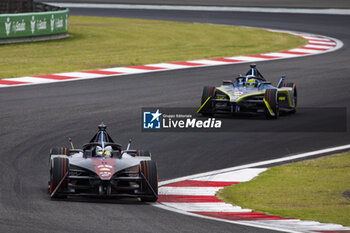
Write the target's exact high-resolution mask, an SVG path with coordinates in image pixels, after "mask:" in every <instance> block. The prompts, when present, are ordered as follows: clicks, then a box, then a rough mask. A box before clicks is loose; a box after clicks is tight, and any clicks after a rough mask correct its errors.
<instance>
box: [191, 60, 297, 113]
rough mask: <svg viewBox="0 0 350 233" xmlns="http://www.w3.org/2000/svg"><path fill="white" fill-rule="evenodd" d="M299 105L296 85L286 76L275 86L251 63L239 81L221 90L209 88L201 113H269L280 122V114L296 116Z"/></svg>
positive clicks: (227, 82)
mask: <svg viewBox="0 0 350 233" xmlns="http://www.w3.org/2000/svg"><path fill="white" fill-rule="evenodd" d="M296 106H297V88H296V85H295V83H286V82H285V77H284V76H282V77H281V79H280V81H279V82H278V84H277V85H276V86H273V85H272V84H271V82H269V81H267V80H266V79H265V78H264V77H263V76H262V74H261V73H260V72H259V71H258V70H257V68H256V65H255V64H251V65H250V69H249V71H248V72H247V73H246V75H239V77H237V78H236V80H235V81H232V80H224V81H223V84H222V85H221V86H219V87H212V86H205V87H204V88H203V94H202V101H201V107H200V108H199V109H198V111H197V113H200V114H202V115H204V116H212V115H214V114H216V113H230V114H238V113H246V114H265V116H266V118H269V119H276V118H277V117H278V116H279V113H280V112H290V113H295V112H296Z"/></svg>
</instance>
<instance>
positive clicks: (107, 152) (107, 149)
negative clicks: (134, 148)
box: [104, 146, 112, 157]
mask: <svg viewBox="0 0 350 233" xmlns="http://www.w3.org/2000/svg"><path fill="white" fill-rule="evenodd" d="M111 153H112V147H111V146H106V147H105V151H104V155H105V156H108V157H109V156H111Z"/></svg>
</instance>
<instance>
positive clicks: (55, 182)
mask: <svg viewBox="0 0 350 233" xmlns="http://www.w3.org/2000/svg"><path fill="white" fill-rule="evenodd" d="M50 166H51V168H50V194H51V195H52V194H53V193H54V192H55V193H54V194H53V195H52V196H51V197H52V198H65V197H67V196H66V195H62V194H60V193H61V192H62V191H64V190H66V189H67V188H68V174H67V175H66V173H68V172H69V159H68V158H65V157H55V158H53V159H51V163H50ZM65 176H66V177H65ZM64 177H65V178H64ZM61 181H62V182H61ZM58 186H59V187H58ZM57 187H58V188H57ZM56 188H57V190H56Z"/></svg>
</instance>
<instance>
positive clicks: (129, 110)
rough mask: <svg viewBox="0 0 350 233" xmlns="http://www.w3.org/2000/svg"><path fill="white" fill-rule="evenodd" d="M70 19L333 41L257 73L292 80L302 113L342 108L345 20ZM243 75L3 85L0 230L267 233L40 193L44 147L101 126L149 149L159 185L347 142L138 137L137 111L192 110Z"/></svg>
mask: <svg viewBox="0 0 350 233" xmlns="http://www.w3.org/2000/svg"><path fill="white" fill-rule="evenodd" d="M71 13H72V15H100V16H102V15H103V16H118V17H137V18H146V19H167V20H177V21H188V22H203V23H218V24H232V25H245V26H257V27H269V28H276V29H289V30H297V31H305V32H311V33H317V34H322V35H327V36H332V37H335V38H338V39H340V40H342V41H343V42H344V44H345V45H344V47H343V48H342V49H341V50H338V51H336V52H333V53H328V54H324V55H317V56H309V57H304V58H295V59H286V60H278V61H269V62H261V63H258V67H260V70H261V72H262V73H263V74H264V75H265V76H266V77H268V78H269V79H270V80H271V81H273V82H277V80H278V78H279V77H280V75H281V74H282V73H284V74H287V78H288V79H289V80H293V81H294V82H295V83H297V86H298V92H299V93H298V94H299V106H300V107H320V106H321V107H334V106H337V107H346V108H347V109H350V94H349V89H350V81H349V71H350V69H349V67H348V64H349V57H350V50H349V47H348V44H349V42H350V31H349V27H348V22H349V20H350V18H349V17H348V16H330V15H327V16H323V15H297V16H296V15H291V14H288V15H282V14H252V13H241V14H240V13H223V12H220V13H215V12H172V11H163V12H161V11H142V10H99V11H92V10H91V9H87V10H84V9H73V10H72V11H71ZM252 36H253V35H252ZM246 70H247V64H237V65H227V66H219V67H210V68H194V69H188V70H178V71H169V72H157V73H149V74H138V75H130V76H124V77H116V78H103V79H93V80H84V81H75V82H63V83H53V84H45V85H34V86H26V87H13V88H2V89H1V91H0V99H1V103H0V109H1V115H0V132H1V134H0V141H1V142H2V143H1V147H0V155H1V163H0V174H1V176H0V185H1V189H0V232H102V231H103V232H270V231H267V230H261V229H256V228H251V227H244V226H239V225H232V224H228V223H221V222H216V221H210V220H205V219H200V218H194V217H188V216H183V215H180V214H176V213H172V212H168V211H165V210H161V209H158V208H154V207H152V206H150V205H147V204H141V203H139V202H138V201H135V200H132V199H130V200H129V199H128V200H119V201H106V200H86V199H78V200H69V201H51V200H50V198H49V195H48V194H47V180H48V171H49V169H48V152H49V149H50V148H51V147H53V146H56V145H68V143H67V137H71V138H72V139H73V142H74V143H75V144H76V146H81V145H82V144H83V143H85V142H86V141H87V140H89V139H90V137H91V136H92V135H93V133H94V132H95V131H96V129H97V125H98V124H99V123H100V122H101V121H103V122H104V123H105V124H107V125H108V130H109V132H110V133H111V135H112V136H113V135H114V138H115V139H116V140H117V141H119V142H121V143H122V144H124V145H125V144H126V143H127V141H128V139H129V138H132V139H133V145H132V147H134V148H140V147H142V148H146V149H149V150H150V151H151V152H152V155H153V159H154V160H156V161H157V163H158V169H159V177H160V180H165V179H170V178H176V177H180V176H185V175H190V174H195V173H199V172H205V171H211V170H215V169H220V168H227V167H231V166H237V165H243V164H247V163H252V162H257V161H262V160H267V159H273V158H279V157H281V156H285V155H287V154H294V153H299V152H305V151H311V150H315V149H321V148H326V147H331V146H337V145H342V144H348V143H349V141H350V134H349V133H348V132H343V133H329V132H318V133H310V132H299V133H288V132H261V133H252V132H246V133H245V132H237V133H236V132H232V133H198V132H197V133H142V132H141V107H153V106H162V107H193V106H199V103H200V97H201V92H202V87H203V86H204V85H217V84H219V83H220V82H221V81H222V80H224V79H230V78H232V77H235V75H237V74H238V73H241V72H245V71H246ZM347 113H348V116H349V111H347ZM298 117H303V115H302V113H297V114H296V115H295V116H286V117H281V118H280V119H278V121H276V122H285V124H288V122H291V121H293V120H295V119H298ZM347 119H348V120H349V117H347ZM233 120H235V119H233ZM239 120H240V121H242V123H245V124H247V123H248V124H251V125H252V126H254V125H260V124H264V120H258V119H253V120H252V119H239ZM276 124H278V123H276ZM347 131H349V127H348V128H347Z"/></svg>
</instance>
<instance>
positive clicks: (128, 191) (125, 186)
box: [49, 123, 158, 202]
mask: <svg viewBox="0 0 350 233" xmlns="http://www.w3.org/2000/svg"><path fill="white" fill-rule="evenodd" d="M98 129H99V130H98V132H97V133H96V134H95V135H94V136H93V138H92V139H91V140H90V142H89V143H87V144H85V145H83V147H82V149H74V147H73V144H72V143H71V147H72V148H71V149H68V148H65V147H55V148H52V149H51V151H50V180H49V193H50V195H51V198H66V197H67V196H96V197H107V198H119V197H137V198H140V199H141V200H142V201H144V202H155V201H156V200H157V198H158V175H157V166H156V163H155V162H154V161H153V160H151V154H150V153H149V152H148V151H145V150H131V149H130V144H131V141H129V144H128V146H127V148H126V150H123V149H122V146H121V145H120V144H118V143H115V142H114V141H113V139H112V138H111V137H110V135H109V134H108V133H107V131H106V126H105V125H104V124H103V123H102V124H101V125H99V126H98Z"/></svg>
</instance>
